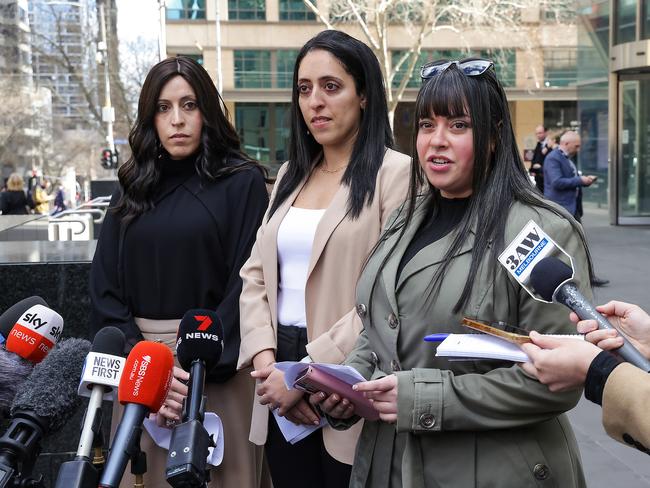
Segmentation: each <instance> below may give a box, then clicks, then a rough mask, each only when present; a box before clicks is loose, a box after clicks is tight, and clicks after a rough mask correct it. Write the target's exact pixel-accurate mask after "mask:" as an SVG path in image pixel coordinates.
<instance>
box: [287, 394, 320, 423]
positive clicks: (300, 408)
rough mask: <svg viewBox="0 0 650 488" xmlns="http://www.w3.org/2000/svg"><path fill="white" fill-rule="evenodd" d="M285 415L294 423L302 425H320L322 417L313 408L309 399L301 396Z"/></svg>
mask: <svg viewBox="0 0 650 488" xmlns="http://www.w3.org/2000/svg"><path fill="white" fill-rule="evenodd" d="M285 417H286V418H287V419H288V420H290V421H291V422H293V423H294V424H297V425H300V424H303V425H319V424H320V417H319V416H318V414H316V412H314V410H313V409H312V408H311V406H310V405H309V403H308V402H307V400H305V399H304V398H301V399H300V400H298V403H296V404H295V405H294V406H293V407H291V408H290V409H289V411H288V412H287V414H286V415H285Z"/></svg>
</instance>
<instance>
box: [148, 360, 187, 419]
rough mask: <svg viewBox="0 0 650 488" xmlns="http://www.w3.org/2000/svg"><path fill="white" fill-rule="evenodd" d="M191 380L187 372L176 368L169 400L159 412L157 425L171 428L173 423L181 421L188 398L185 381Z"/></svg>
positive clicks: (168, 394) (168, 393)
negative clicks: (184, 401)
mask: <svg viewBox="0 0 650 488" xmlns="http://www.w3.org/2000/svg"><path fill="white" fill-rule="evenodd" d="M189 379H190V374H189V373H188V372H187V371H184V370H182V369H181V368H177V367H176V366H174V371H173V377H172V382H171V385H170V386H169V391H168V392H167V398H165V402H164V403H163V405H162V407H160V410H158V416H157V417H156V423H157V424H158V425H159V426H160V427H170V426H171V425H173V423H175V422H178V421H180V420H181V415H183V400H185V398H186V397H187V385H186V384H185V383H183V381H187V380H189Z"/></svg>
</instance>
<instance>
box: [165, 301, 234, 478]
mask: <svg viewBox="0 0 650 488" xmlns="http://www.w3.org/2000/svg"><path fill="white" fill-rule="evenodd" d="M223 334H224V333H223V324H222V323H221V319H220V318H219V316H218V315H217V314H216V313H215V312H213V311H211V310H189V311H188V312H186V313H185V315H184V316H183V319H182V320H181V323H180V325H179V327H178V336H177V340H176V357H177V358H178V362H179V363H180V365H181V367H182V368H183V369H184V370H185V371H189V373H190V380H189V385H188V392H187V398H186V399H185V402H184V405H183V419H182V423H181V424H179V425H177V426H175V427H174V430H173V431H172V435H171V440H170V442H169V451H168V454H167V469H166V477H167V482H168V483H169V484H170V485H171V486H173V487H175V488H181V487H185V486H204V484H205V481H206V478H207V475H206V458H207V457H208V447H210V446H213V445H214V442H213V441H212V438H211V437H210V435H209V434H208V432H207V431H206V430H205V427H203V419H204V416H205V402H206V397H205V395H204V394H203V390H204V386H205V374H206V372H207V371H210V370H211V369H212V368H213V367H214V366H216V365H217V363H218V362H219V359H220V358H221V353H222V351H223Z"/></svg>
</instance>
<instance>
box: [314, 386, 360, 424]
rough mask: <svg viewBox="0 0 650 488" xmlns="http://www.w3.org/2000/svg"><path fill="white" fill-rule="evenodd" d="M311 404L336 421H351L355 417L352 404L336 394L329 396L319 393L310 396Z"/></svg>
mask: <svg viewBox="0 0 650 488" xmlns="http://www.w3.org/2000/svg"><path fill="white" fill-rule="evenodd" d="M309 403H311V404H312V405H314V406H318V407H319V408H320V409H321V411H322V412H323V413H326V414H327V415H329V416H330V417H332V418H335V419H349V418H350V417H352V416H353V415H354V405H353V404H352V402H351V401H350V400H348V399H347V398H342V397H341V396H340V395H337V394H336V393H333V394H331V395H329V396H327V393H324V392H322V391H319V392H318V393H314V394H313V395H310V397H309Z"/></svg>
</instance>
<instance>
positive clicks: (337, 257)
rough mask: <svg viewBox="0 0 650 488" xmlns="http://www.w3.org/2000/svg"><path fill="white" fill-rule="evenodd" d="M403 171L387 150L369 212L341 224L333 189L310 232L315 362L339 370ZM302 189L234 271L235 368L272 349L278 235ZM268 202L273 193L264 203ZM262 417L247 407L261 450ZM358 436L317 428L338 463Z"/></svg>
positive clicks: (405, 163) (402, 191) (356, 328)
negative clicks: (359, 293) (237, 277)
mask: <svg viewBox="0 0 650 488" xmlns="http://www.w3.org/2000/svg"><path fill="white" fill-rule="evenodd" d="M409 163H410V158H409V157H408V156H405V155H404V154H401V153H398V152H396V151H393V150H391V149H388V150H387V151H386V154H385V156H384V161H383V164H382V166H381V168H380V170H379V172H378V174H377V182H376V186H375V195H374V198H373V201H372V204H371V205H369V206H366V207H365V208H364V209H363V211H362V212H361V214H360V215H359V217H358V218H357V219H355V220H351V219H349V218H347V217H346V214H347V203H348V195H349V188H348V187H347V186H345V185H341V187H340V188H339V189H338V191H337V192H336V194H335V195H334V198H333V199H332V202H331V204H330V206H329V207H328V209H327V210H326V212H325V214H324V215H323V217H322V219H321V221H320V223H319V224H318V227H317V229H316V235H315V237H314V245H313V248H312V254H311V260H310V263H309V269H308V274H307V283H306V287H305V310H306V314H307V338H308V341H309V342H308V344H307V352H308V353H309V355H310V357H311V358H312V359H313V360H314V361H315V362H323V363H337V364H338V363H342V362H343V360H344V359H345V357H346V356H347V355H348V353H349V352H350V351H351V350H352V348H353V347H354V344H355V342H356V340H357V337H358V335H359V332H360V331H361V321H360V320H359V318H358V317H357V314H356V310H355V298H354V297H355V288H356V283H357V279H358V277H359V274H360V272H361V268H362V266H363V264H364V262H365V260H366V257H367V256H368V254H369V252H370V250H371V249H372V247H373V246H374V245H375V243H376V242H377V240H378V238H379V234H380V232H381V230H382V228H383V225H384V223H385V222H386V220H387V218H388V216H389V215H390V214H391V212H392V211H393V210H394V209H395V208H396V207H397V206H398V205H400V204H401V203H402V202H403V201H404V200H405V199H406V194H407V191H408V179H409ZM286 167H287V163H285V164H284V165H283V166H282V168H280V171H279V172H278V178H277V179H278V181H279V180H280V179H282V176H283V175H284V173H285V171H286ZM303 184H304V183H303ZM302 186H303V185H299V187H298V188H296V190H295V191H294V192H293V193H292V194H291V195H290V196H289V198H287V200H286V201H285V202H283V203H282V205H280V207H278V209H277V210H276V211H275V213H274V214H273V216H272V217H271V219H270V220H268V213H267V216H265V218H264V221H263V223H262V225H261V227H260V228H259V230H258V232H257V240H256V241H255V245H254V246H253V249H252V251H251V256H250V258H249V259H248V261H247V262H246V264H244V266H243V268H242V269H241V273H240V274H241V277H242V279H243V289H242V294H241V298H240V301H239V308H240V324H241V346H240V350H239V364H238V368H245V367H248V366H250V365H251V362H252V359H253V357H255V355H257V354H258V353H259V352H261V351H263V350H265V349H272V350H275V349H276V345H277V342H276V337H277V326H278V322H277V289H278V249H277V236H278V228H279V226H280V223H281V222H282V219H284V216H285V215H286V213H287V212H288V210H289V208H290V207H291V205H292V204H293V202H294V200H295V199H296V197H297V196H298V194H299V193H300V190H301V189H302ZM276 188H277V184H276ZM274 198H275V189H274V190H273V193H272V194H271V202H273V200H274ZM256 400H257V399H256ZM268 414H269V411H268V408H267V407H265V406H263V405H260V404H259V402H257V401H255V406H254V408H253V418H252V421H251V431H250V440H251V442H254V443H255V444H264V443H265V442H266V435H267V425H268ZM360 423H361V422H360ZM360 430H361V426H356V428H355V429H351V430H349V431H344V432H340V431H335V430H333V429H332V428H330V427H329V426H327V427H324V428H323V440H324V444H325V447H326V449H327V451H328V452H329V453H330V455H332V457H334V458H335V459H337V460H338V461H341V462H344V463H347V464H352V462H353V460H354V451H355V448H356V443H357V442H356V441H357V438H358V436H359V433H360Z"/></svg>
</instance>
